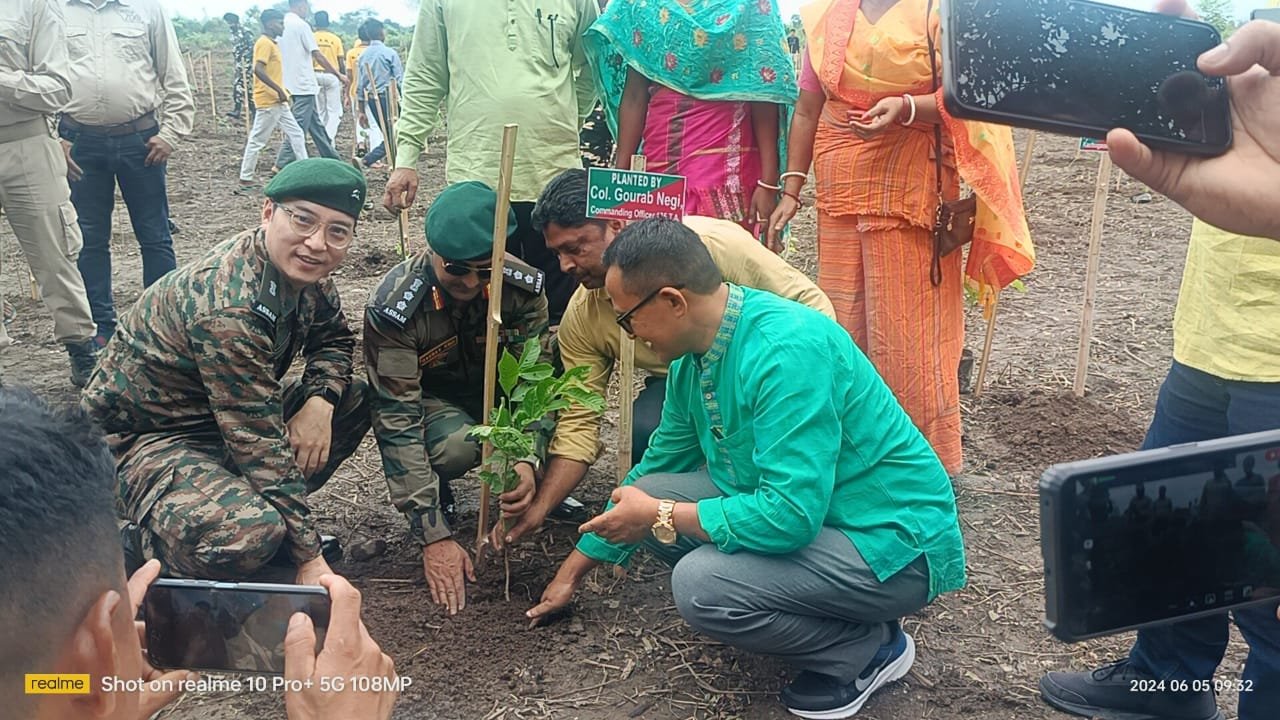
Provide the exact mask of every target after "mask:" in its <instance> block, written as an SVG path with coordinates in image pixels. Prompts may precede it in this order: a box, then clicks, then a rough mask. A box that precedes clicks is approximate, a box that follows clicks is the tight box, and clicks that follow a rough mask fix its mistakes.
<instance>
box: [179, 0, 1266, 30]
mask: <svg viewBox="0 0 1280 720" xmlns="http://www.w3.org/2000/svg"><path fill="white" fill-rule="evenodd" d="M806 1H807V0H778V4H779V5H780V6H781V8H782V16H783V17H784V18H788V17H790V16H791V14H792V13H794V12H795V11H796V9H797V8H799V7H800V6H801V5H804V4H805V2H806ZM1102 1H1103V2H1112V3H1113V4H1116V5H1127V6H1129V7H1136V8H1149V7H1151V5H1152V1H1151V0H1102ZM1232 2H1234V3H1235V7H1236V14H1237V15H1238V16H1239V17H1240V18H1242V19H1243V18H1247V17H1248V16H1249V11H1250V10H1252V9H1254V8H1256V7H1262V6H1264V5H1265V4H1266V2H1265V0H1232ZM160 3H161V4H162V5H164V6H165V7H166V8H168V9H169V12H171V13H175V14H179V15H184V16H186V17H192V18H200V17H222V14H223V13H225V12H227V11H231V12H235V13H243V12H244V11H245V10H247V9H248V8H250V7H252V6H254V5H257V6H259V7H262V6H264V5H269V4H270V2H269V1H265V0H218V1H217V2H208V1H207V0H160ZM1192 4H1193V5H1194V4H1195V0H1192ZM414 5H416V3H414V2H412V0H311V8H312V10H327V11H328V12H329V14H330V15H332V16H334V17H337V16H338V15H341V14H343V13H345V12H350V11H352V10H359V9H361V8H376V9H377V11H378V14H379V15H381V16H382V17H384V18H389V19H391V20H395V21H396V22H398V23H401V24H405V25H408V24H412V23H413V22H414V21H415V20H416V19H417V14H416V13H415V11H414V10H412V9H411V8H412V6H414Z"/></svg>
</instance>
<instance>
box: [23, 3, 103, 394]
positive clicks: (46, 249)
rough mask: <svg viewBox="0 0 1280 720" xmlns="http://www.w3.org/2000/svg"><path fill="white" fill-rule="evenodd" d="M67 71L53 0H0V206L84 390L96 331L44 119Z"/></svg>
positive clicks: (65, 86) (60, 159)
mask: <svg viewBox="0 0 1280 720" xmlns="http://www.w3.org/2000/svg"><path fill="white" fill-rule="evenodd" d="M67 71H68V59H67V40H66V31H65V28H64V26H63V19H62V10H61V7H60V5H59V3H58V2H57V1H56V0H6V2H4V3H0V208H3V210H4V214H5V216H6V217H7V218H8V221H9V226H10V227H11V228H13V233H14V235H17V236H18V244H19V245H20V246H21V247H22V252H23V254H24V255H25V256H26V258H27V264H28V265H30V266H31V272H32V274H33V275H35V278H36V284H37V285H38V286H39V288H40V294H41V296H42V297H43V299H44V303H45V306H46V307H48V308H49V312H50V313H52V314H53V333H54V337H55V338H56V339H57V340H58V341H59V342H61V343H63V344H64V345H65V346H66V348H67V354H68V355H69V356H70V359H71V382H72V383H73V384H74V385H75V386H76V387H84V385H85V383H86V382H88V380H89V375H90V374H91V373H92V371H93V364H94V356H95V350H96V348H95V345H94V342H93V336H94V333H95V331H96V328H95V327H94V324H93V319H92V316H91V315H90V313H89V300H88V298H87V296H86V295H85V289H84V280H82V279H81V276H80V271H79V270H78V269H77V267H76V258H77V256H78V255H79V253H80V247H81V245H82V244H83V241H82V239H81V236H80V228H79V226H78V225H77V224H76V210H75V207H74V206H73V205H72V204H71V190H70V187H69V186H68V185H67V162H66V157H65V155H64V152H63V149H62V146H61V145H60V144H59V143H58V141H57V140H55V139H54V138H53V136H52V134H51V133H50V126H49V116H51V115H53V114H54V113H56V112H57V111H58V110H60V109H61V108H62V107H63V105H65V104H66V103H67V101H68V100H70V99H71V83H70V81H69V80H68V77H67ZM4 337H5V336H4V335H3V334H0V339H3V338H4Z"/></svg>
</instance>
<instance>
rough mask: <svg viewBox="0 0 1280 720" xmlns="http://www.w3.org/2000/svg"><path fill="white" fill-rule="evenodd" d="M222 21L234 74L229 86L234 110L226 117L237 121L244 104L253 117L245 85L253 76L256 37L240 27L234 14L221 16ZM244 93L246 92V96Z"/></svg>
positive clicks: (250, 94)
mask: <svg viewBox="0 0 1280 720" xmlns="http://www.w3.org/2000/svg"><path fill="white" fill-rule="evenodd" d="M222 19H223V21H224V22H226V23H227V29H228V30H229V31H230V33H231V57H232V63H231V71H232V72H233V73H235V78H234V79H233V80H232V85H231V96H232V98H233V100H234V102H235V108H234V109H232V111H231V112H229V113H227V117H229V118H234V119H236V120H239V119H240V111H241V108H243V107H244V104H245V103H246V102H248V103H249V115H250V116H252V115H253V92H252V90H250V89H249V86H247V85H246V84H245V83H246V82H248V81H249V79H250V77H251V75H252V74H253V44H254V42H256V41H257V39H258V36H257V34H256V33H253V32H250V31H249V29H248V28H246V27H245V26H243V25H241V24H240V16H239V15H236V14H235V13H227V14H226V15H223V16H222ZM246 91H248V94H247V95H246V94H245V92H246Z"/></svg>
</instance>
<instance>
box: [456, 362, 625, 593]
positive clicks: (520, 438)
mask: <svg viewBox="0 0 1280 720" xmlns="http://www.w3.org/2000/svg"><path fill="white" fill-rule="evenodd" d="M540 353H541V344H540V342H539V338H531V339H530V340H528V341H527V342H525V344H524V348H523V349H522V351H521V353H520V357H519V358H516V356H514V355H512V354H511V352H510V351H509V350H507V349H506V348H503V350H502V358H501V359H500V360H499V361H498V386H499V387H500V388H501V389H502V397H500V398H499V399H498V405H497V407H494V408H493V409H491V410H490V411H489V413H490V415H489V423H488V424H487V425H477V426H475V427H474V428H472V429H471V432H470V433H469V435H470V436H471V437H474V438H478V439H479V440H482V441H485V442H488V443H489V444H490V445H491V446H492V447H493V452H492V454H490V455H489V459H488V460H487V461H486V462H485V464H484V465H482V466H481V467H480V480H481V482H484V483H485V484H486V485H488V486H489V491H490V492H491V493H493V494H494V495H501V494H502V493H505V492H508V491H510V490H513V489H515V487H516V485H517V484H518V483H519V476H518V475H516V471H515V466H516V463H518V462H520V461H521V460H525V459H527V458H532V457H535V456H537V455H538V451H539V449H540V448H539V447H538V440H539V432H540V430H542V429H543V428H544V423H547V422H550V419H549V418H548V417H547V416H548V415H550V414H551V413H554V412H559V411H561V410H567V409H569V408H570V407H572V406H573V405H575V404H577V405H581V406H582V407H585V408H587V409H588V410H590V411H592V412H594V413H597V414H599V413H601V412H604V398H603V397H601V396H600V394H599V393H596V392H593V391H592V390H591V389H590V388H588V387H587V386H586V383H585V380H586V377H587V374H588V373H590V372H591V369H590V368H588V367H576V368H572V369H570V370H568V371H566V372H565V373H564V374H562V375H560V376H559V377H557V376H556V375H555V370H554V369H553V368H552V367H551V365H550V364H548V363H545V362H540V361H539V355H540ZM504 530H505V528H504ZM510 580H511V571H510V567H509V566H508V567H507V582H508V585H509V584H510ZM507 599H508V600H510V599H511V595H510V590H509V587H508V591H507Z"/></svg>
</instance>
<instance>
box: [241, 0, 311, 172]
mask: <svg viewBox="0 0 1280 720" xmlns="http://www.w3.org/2000/svg"><path fill="white" fill-rule="evenodd" d="M259 21H260V22H261V23H262V35H260V36H259V37H258V40H257V42H255V43H254V45H253V104H254V106H255V107H256V108H257V110H256V112H254V114H253V129H252V130H250V131H249V140H248V142H246V143H245V146H244V158H243V159H241V161H240V187H239V188H238V189H237V190H236V194H250V195H254V196H256V195H257V194H258V191H259V190H260V189H261V188H260V187H259V186H258V184H257V183H256V182H255V181H254V172H255V171H256V170H257V167H258V154H259V153H261V152H262V148H264V147H266V145H267V142H268V141H270V140H271V136H272V135H273V134H274V133H275V131H276V127H279V128H280V129H281V130H283V131H284V138H285V141H286V142H288V143H289V145H290V146H291V147H292V148H293V153H294V155H297V156H298V159H300V160H305V159H306V157H307V136H306V135H304V134H303V133H302V126H301V125H299V124H298V120H297V119H296V118H294V116H293V111H292V110H291V109H290V108H289V93H288V92H286V91H285V89H284V65H283V63H282V61H281V57H280V48H279V46H277V45H276V40H275V39H276V38H278V37H280V33H282V32H284V13H282V12H280V11H279V10H271V9H267V10H263V11H262V15H261V16H260V17H259Z"/></svg>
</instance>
